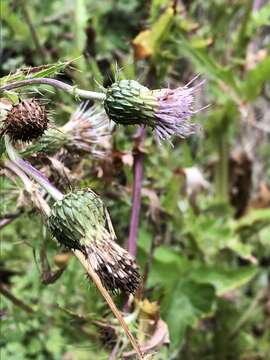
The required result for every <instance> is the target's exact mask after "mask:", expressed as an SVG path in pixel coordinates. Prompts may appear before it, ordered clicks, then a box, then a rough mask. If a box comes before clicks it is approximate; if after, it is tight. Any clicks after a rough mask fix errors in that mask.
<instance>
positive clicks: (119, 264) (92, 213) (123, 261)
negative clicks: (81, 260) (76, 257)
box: [48, 189, 140, 293]
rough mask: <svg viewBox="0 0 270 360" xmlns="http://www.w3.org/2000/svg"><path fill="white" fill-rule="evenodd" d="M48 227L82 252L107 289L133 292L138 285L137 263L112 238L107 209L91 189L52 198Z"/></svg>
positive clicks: (56, 236)
mask: <svg viewBox="0 0 270 360" xmlns="http://www.w3.org/2000/svg"><path fill="white" fill-rule="evenodd" d="M48 227H49V229H50V231H51V232H52V234H53V235H54V236H55V238H56V239H57V240H58V241H59V243H60V244H62V245H65V246H66V247H67V248H70V249H78V250H81V251H82V252H83V253H84V255H85V257H86V259H87V260H88V261H89V263H90V264H91V266H92V268H93V269H94V270H95V271H96V272H97V274H98V275H99V277H100V279H101V281H102V283H103V285H104V286H105V287H106V288H107V289H109V290H112V291H113V292H116V291H118V290H122V291H125V292H129V293H134V292H135V290H136V289H137V288H138V286H139V279H140V276H139V272H138V267H137V265H136V263H135V261H134V259H133V257H132V256H131V255H130V254H129V253H128V252H127V251H126V250H124V249H123V248H122V247H121V246H119V245H118V244H117V243H116V242H115V240H116V236H115V233H114V230H113V227H112V224H111V220H110V217H109V214H108V211H107V210H106V208H105V206H104V204H103V202H102V200H101V199H100V198H99V197H98V196H97V195H96V194H95V193H94V192H93V191H92V190H90V189H85V190H78V191H76V192H72V193H69V194H67V195H65V196H64V198H63V199H62V200H59V201H57V202H55V203H54V205H53V206H52V210H51V214H50V216H49V219H48Z"/></svg>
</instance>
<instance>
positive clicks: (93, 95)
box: [0, 78, 106, 101]
mask: <svg viewBox="0 0 270 360" xmlns="http://www.w3.org/2000/svg"><path fill="white" fill-rule="evenodd" d="M32 85H50V86H53V87H55V88H57V89H60V90H63V91H66V92H68V93H69V94H72V95H74V96H75V97H76V96H77V97H80V98H83V99H91V100H99V101H103V100H105V98H106V94H105V93H100V92H95V91H88V90H83V89H78V88H77V87H76V86H72V85H69V84H66V83H64V82H63V81H60V80H56V79H50V78H34V79H26V80H20V81H14V82H12V83H9V84H7V85H4V86H1V87H0V93H1V92H3V91H9V90H14V89H18V88H20V87H24V86H32Z"/></svg>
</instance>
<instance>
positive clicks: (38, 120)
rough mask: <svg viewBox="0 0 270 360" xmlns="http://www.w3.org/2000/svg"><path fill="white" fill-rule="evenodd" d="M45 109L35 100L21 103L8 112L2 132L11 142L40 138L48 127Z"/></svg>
mask: <svg viewBox="0 0 270 360" xmlns="http://www.w3.org/2000/svg"><path fill="white" fill-rule="evenodd" d="M48 122H49V120H48V117H47V113H46V110H45V107H44V106H43V105H41V103H40V102H39V101H38V100H36V99H28V100H23V101H21V102H20V103H19V104H18V105H15V106H13V107H12V109H11V110H10V111H9V112H8V114H7V116H6V118H5V120H4V126H3V132H4V133H6V134H8V135H9V136H10V138H11V139H12V140H13V141H18V140H21V141H25V142H28V141H32V140H33V139H36V138H38V137H40V136H41V135H42V134H43V133H44V131H45V130H46V129H47V127H48Z"/></svg>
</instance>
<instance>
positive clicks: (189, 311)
mask: <svg viewBox="0 0 270 360" xmlns="http://www.w3.org/2000/svg"><path fill="white" fill-rule="evenodd" d="M1 16H2V27H1V36H2V49H1V76H4V75H7V74H9V73H14V72H15V71H16V70H18V69H19V68H28V67H35V66H39V65H42V64H50V63H57V62H59V61H70V60H74V59H76V60H74V61H73V62H72V64H70V65H69V66H68V67H66V68H65V69H64V70H63V71H62V72H61V73H60V74H58V75H57V76H58V77H59V79H62V80H63V81H66V82H69V83H71V82H74V83H76V84H78V86H79V87H82V88H85V89H89V90H91V89H92V90H96V91H98V90H99V88H100V86H101V85H102V86H104V87H107V86H108V85H110V84H111V83H112V82H113V81H114V79H115V77H117V78H118V79H119V78H128V79H137V80H139V81H140V82H141V83H143V84H145V85H147V86H149V87H151V88H160V87H166V86H168V85H169V86H170V87H172V88H173V87H177V86H179V85H182V84H184V83H186V82H188V81H190V80H191V79H192V78H193V77H194V76H195V75H196V74H201V78H203V79H206V80H207V83H206V85H205V86H204V87H203V90H202V92H201V94H200V98H199V99H197V100H198V107H200V106H203V105H206V104H211V106H210V108H209V109H207V110H205V111H203V112H200V113H198V114H197V116H196V120H197V121H198V122H199V123H200V124H201V126H202V131H201V132H200V133H199V134H198V135H194V136H192V137H191V138H190V139H189V140H188V141H187V142H181V141H180V140H175V141H174V147H172V146H171V145H170V144H167V143H164V144H162V145H161V146H159V145H157V144H156V143H155V142H154V140H153V136H152V133H151V131H149V133H148V134H147V138H146V140H145V142H144V144H143V154H144V177H143V185H142V208H141V214H140V223H139V232H138V254H137V259H138V262H139V264H140V269H141V272H142V274H144V275H145V279H144V284H143V292H142V294H141V295H142V298H141V300H140V301H139V300H138V301H137V302H135V306H134V307H133V308H134V309H133V308H132V313H131V314H130V315H129V316H128V317H127V321H128V322H129V325H130V327H131V329H132V330H133V332H134V334H135V335H136V336H137V338H138V339H139V341H140V342H146V341H148V343H149V344H150V345H149V347H150V348H151V349H152V350H153V351H154V352H155V355H154V358H155V359H164V360H165V359H173V358H175V359H185V360H191V359H200V360H208V359H209V360H210V359H219V360H223V359H224V360H225V359H233V360H236V359H241V360H244V359H245V360H259V359H269V358H270V345H269V344H270V330H269V329H270V295H269V294H270V283H269V265H270V225H269V220H270V188H269V186H270V170H269V169H270V168H269V165H270V143H269V139H270V135H269V134H270V121H269V118H270V107H269V101H270V84H269V82H268V81H269V80H270V55H269V48H270V46H269V43H270V41H269V39H270V26H269V21H270V4H269V3H268V2H267V1H265V2H263V1H256V0H255V1H254V2H252V1H249V0H247V1H245V0H235V1H225V0H213V1H199V0H192V1H174V2H172V1H169V0H152V1H141V0H131V1H121V0H119V1H117V0H113V1H108V0H99V1H94V0H74V1H70V0H54V1H51V0H47V1H38V0H32V1H31V2H30V1H23V0H21V1H19V0H18V1H16V0H3V1H2V2H1ZM59 68H61V65H59ZM54 75H55V74H54ZM42 89H43V90H41V91H42V93H43V95H44V94H45V97H46V99H47V106H48V108H49V109H50V110H51V111H52V117H53V119H54V121H55V123H56V124H57V125H62V124H64V123H65V122H66V121H67V119H68V118H69V116H70V114H71V113H72V112H73V111H74V110H75V108H76V106H77V104H78V101H75V100H74V99H72V97H71V96H70V95H68V94H65V93H62V92H58V91H57V92H52V90H51V89H49V88H48V89H47V90H46V88H44V87H43V88H42ZM32 90H33V89H32ZM49 90H50V91H49ZM135 132H136V128H135V127H128V128H124V127H122V126H119V127H117V129H116V130H115V131H114V133H113V137H112V150H111V152H110V156H108V157H107V158H106V159H104V160H93V159H91V157H90V158H85V159H83V160H82V162H80V167H79V168H78V169H77V170H76V171H78V173H74V174H73V175H74V176H73V178H72V181H71V183H72V187H73V188H74V187H86V186H89V187H91V188H93V189H94V190H95V191H97V192H98V193H99V194H100V195H101V196H102V198H103V199H104V201H105V203H106V205H107V206H108V208H109V211H110V214H111V217H112V221H113V224H114V227H115V230H116V233H117V236H118V239H119V242H120V243H122V244H123V245H124V244H125V243H126V240H127V238H128V233H129V222H130V212H131V206H132V185H133V168H132V164H133V162H134V155H135V157H136V153H134V152H133V149H134V133H135ZM194 167H196V169H197V170H198V171H200V172H199V173H198V171H197V170H195V171H194ZM190 169H193V170H190ZM1 174H2V176H1V197H2V200H1V227H2V229H1V240H2V241H1V262H0V275H1V293H2V297H1V321H2V326H1V340H0V346H1V348H0V349H1V350H0V351H1V358H2V359H3V360H4V359H8V360H20V359H38V360H43V359H44V360H45V359H46V360H48V359H63V360H85V359H96V360H102V359H108V358H109V356H111V357H110V359H113V358H114V356H115V358H119V359H120V358H123V356H124V355H123V352H127V351H128V342H127V340H126V338H125V336H124V334H123V332H122V330H121V329H120V327H119V325H118V323H117V322H116V320H114V318H113V316H112V315H111V313H110V312H109V310H108V308H107V306H106V304H105V303H104V301H103V300H102V298H101V296H100V294H99V293H98V292H97V290H96V289H95V287H94V286H93V285H91V284H90V285H89V281H88V280H87V279H86V278H85V276H84V273H83V270H82V269H81V268H80V267H79V265H78V263H77V262H76V259H73V258H72V257H69V256H68V255H67V254H63V253H61V251H60V249H59V247H58V246H57V244H56V243H55V242H54V241H52V239H51V238H50V236H49V234H47V233H46V231H45V230H44V226H43V224H42V220H41V219H40V216H39V215H38V214H37V213H36V212H35V211H33V210H32V208H31V206H30V205H29V204H28V205H27V206H24V208H23V211H19V213H20V216H16V214H15V217H16V218H15V219H14V220H13V221H11V222H10V224H9V225H8V226H3V221H4V222H5V221H6V219H7V216H8V214H13V215H14V212H15V213H16V211H17V215H18V208H17V206H18V201H19V200H18V195H22V190H21V188H20V187H18V186H17V187H16V186H15V185H14V182H12V181H11V180H10V179H8V178H7V177H5V176H4V175H5V173H4V171H2V173H1ZM65 189H66V191H69V187H66V188H65ZM45 253H46V257H45V255H44V254H45ZM44 259H48V263H49V264H50V268H51V271H55V269H57V266H60V267H61V266H63V264H65V265H67V266H66V269H65V271H64V272H63V274H62V275H61V277H60V278H59V279H58V280H57V281H55V282H54V283H50V284H46V279H45V278H46V275H47V274H48V271H49V269H48V264H47V262H46V261H45V260H44ZM59 264H60V265H59ZM44 274H45V275H44ZM44 279H45V280H44ZM115 301H116V302H117V304H118V306H119V307H121V306H123V304H124V302H125V297H124V296H120V295H119V296H117V297H116V298H115ZM150 320H153V321H152V322H151V321H150ZM158 326H159V327H158ZM167 326H168V328H167ZM168 337H169V338H170V345H168V344H167V343H168V341H167V340H168ZM116 345H117V346H116ZM113 349H116V350H117V351H115V352H116V354H115V355H112V350H113ZM110 354H111V355H110ZM132 357H133V358H135V356H134V355H132V356H131V358H132Z"/></svg>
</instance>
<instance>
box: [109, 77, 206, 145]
mask: <svg viewBox="0 0 270 360" xmlns="http://www.w3.org/2000/svg"><path fill="white" fill-rule="evenodd" d="M195 79H196V78H195ZM195 79H193V80H192V81H191V82H189V83H188V84H187V85H185V86H184V87H178V88H176V89H169V88H167V89H158V90H150V89H148V88H146V87H145V86H142V85H140V84H139V83H138V82H136V81H133V80H121V81H119V82H118V83H115V84H113V85H112V86H111V87H110V88H109V89H108V91H107V96H106V99H105V102H104V106H105V110H106V112H107V114H108V116H109V117H110V118H111V119H112V120H114V121H115V122H116V123H120V124H124V125H131V124H140V125H148V126H150V127H151V128H152V129H153V130H154V131H155V134H156V137H157V139H158V141H159V140H169V139H170V138H171V137H172V136H178V137H179V138H181V139H186V138H187V137H188V136H190V135H191V134H194V133H195V132H196V130H197V129H198V125H196V124H194V123H193V122H192V121H191V117H192V116H193V115H194V114H195V113H197V112H199V111H201V110H203V109H204V108H206V107H204V108H202V109H199V110H195V111H194V110H193V104H194V99H195V93H196V91H197V89H199V88H201V86H202V84H203V83H204V81H201V82H200V83H199V84H197V85H195V86H190V85H191V83H192V82H193V81H194V80H195Z"/></svg>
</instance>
